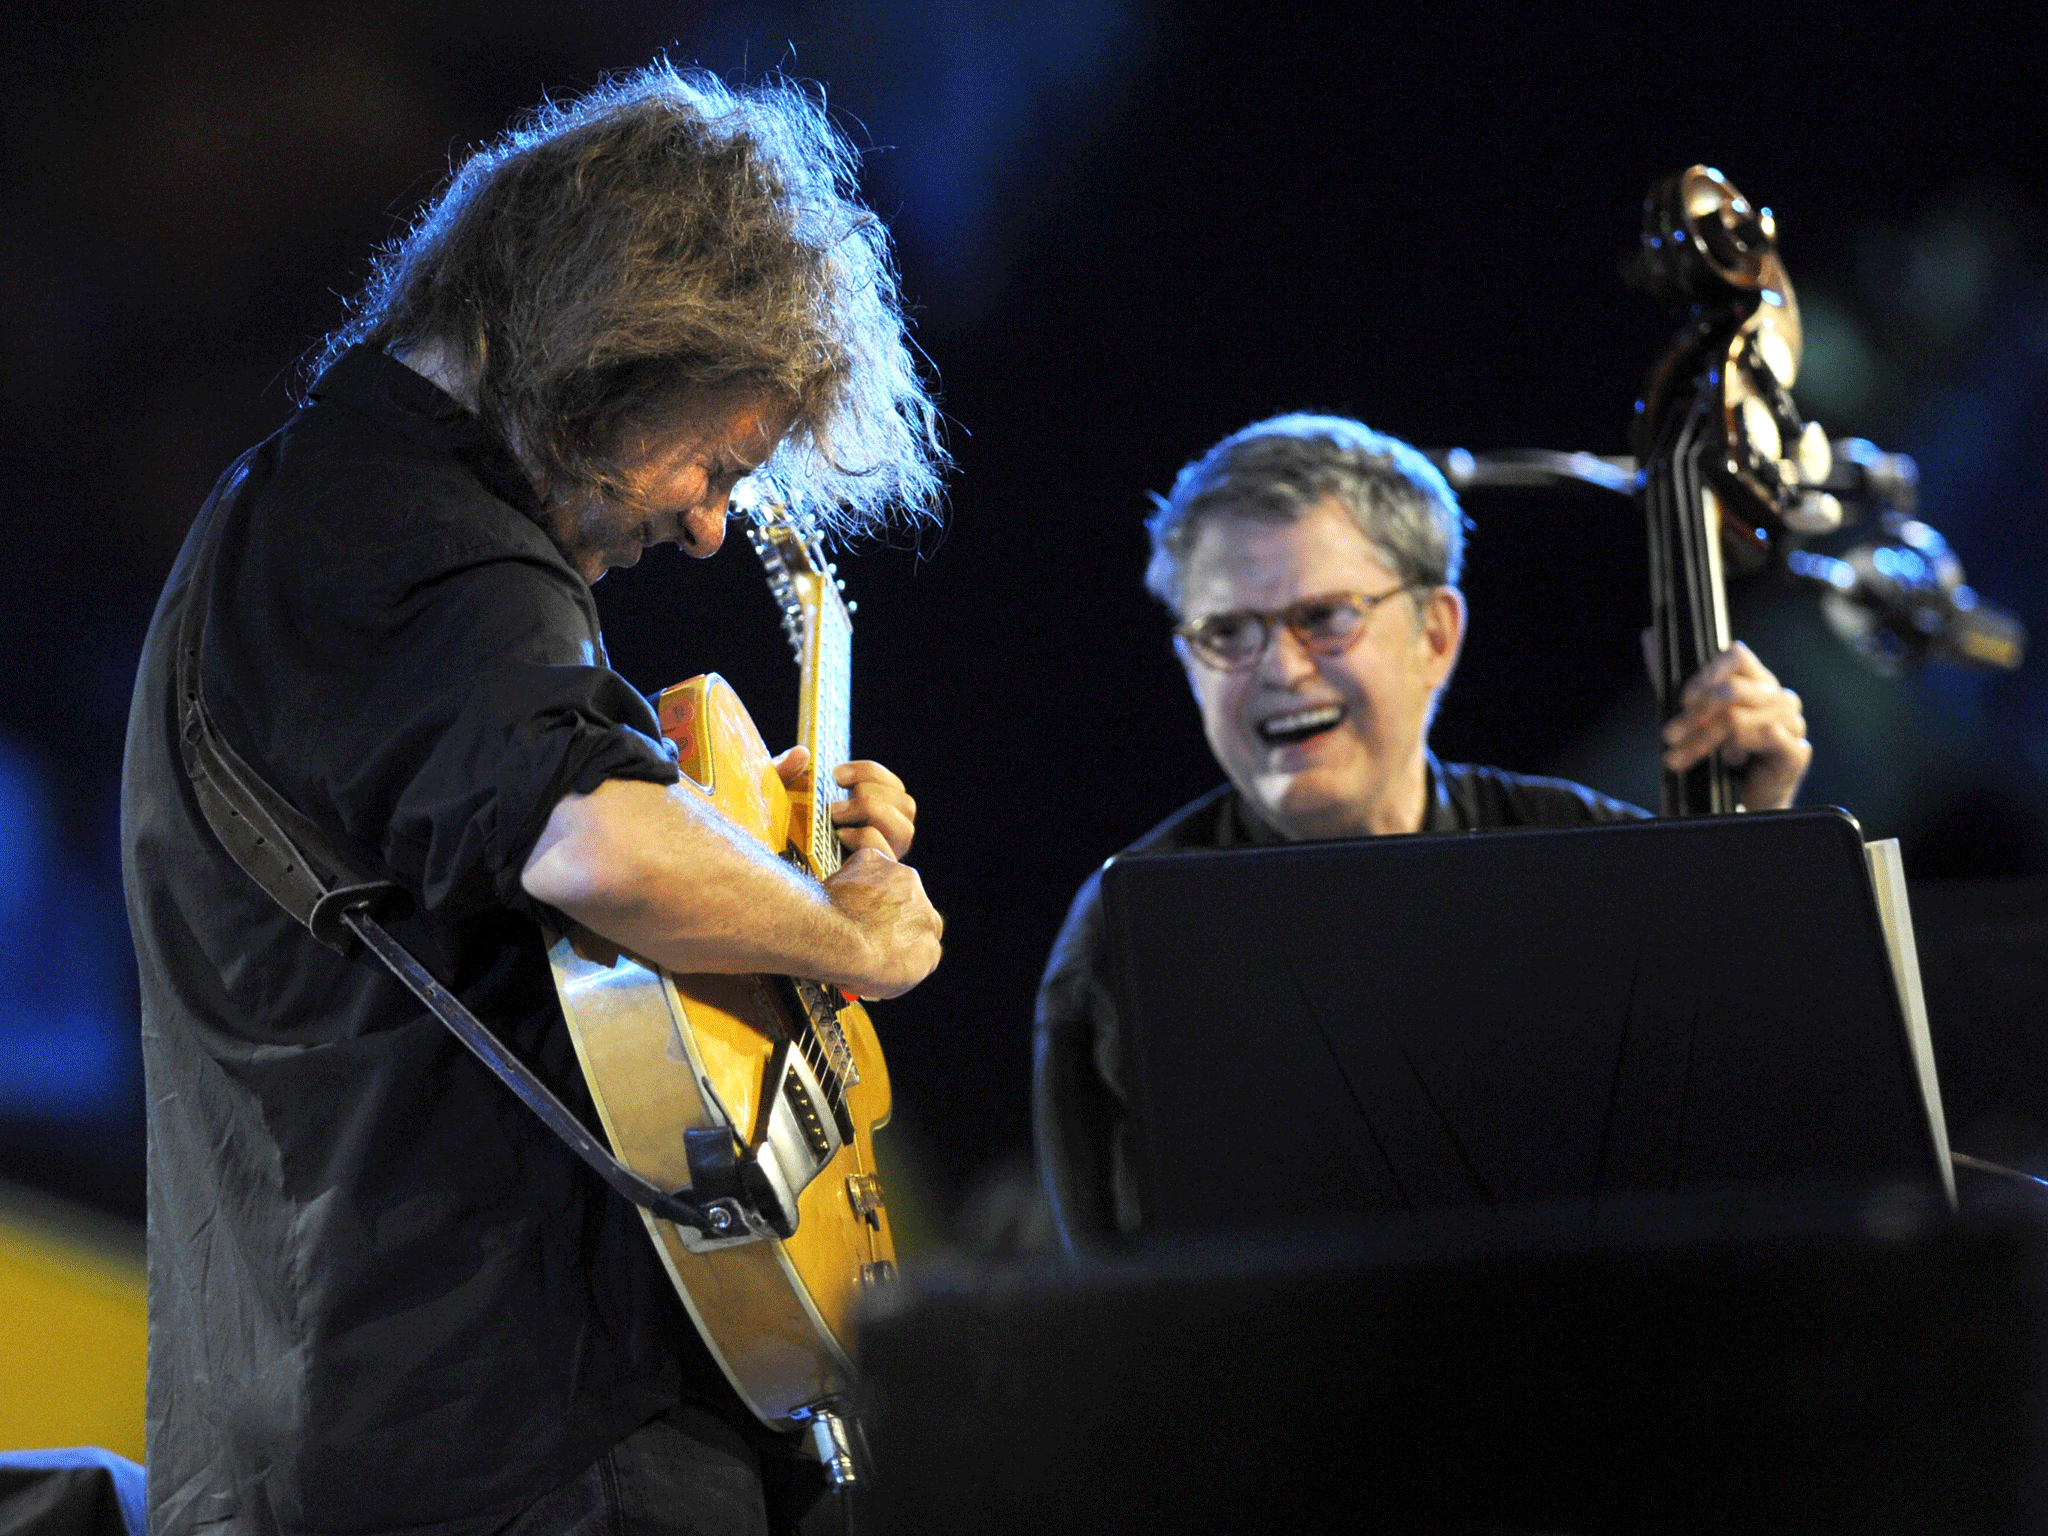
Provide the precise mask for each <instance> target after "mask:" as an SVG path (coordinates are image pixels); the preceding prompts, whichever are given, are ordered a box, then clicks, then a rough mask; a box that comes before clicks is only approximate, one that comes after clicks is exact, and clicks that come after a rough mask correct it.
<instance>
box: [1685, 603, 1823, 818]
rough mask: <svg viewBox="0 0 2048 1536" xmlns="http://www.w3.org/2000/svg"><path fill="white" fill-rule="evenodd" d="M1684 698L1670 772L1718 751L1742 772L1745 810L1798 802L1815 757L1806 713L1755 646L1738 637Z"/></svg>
mask: <svg viewBox="0 0 2048 1536" xmlns="http://www.w3.org/2000/svg"><path fill="white" fill-rule="evenodd" d="M1645 644H1646V646H1647V644H1648V637H1647V635H1646V637H1645ZM1654 675H1655V673H1654V671H1653V672H1652V676H1653V677H1654ZM1679 701H1680V705H1681V708H1680V712H1679V713H1678V714H1677V715H1676V716H1674V717H1673V718H1672V719H1671V720H1670V721H1669V722H1668V723H1667V724H1666V725H1665V726H1664V730H1663V749H1664V767H1665V769H1666V770H1667V771H1668V772H1671V773H1683V772H1685V770H1686V769H1688V768H1690V767H1692V766H1693V764H1695V763H1698V762H1701V761H1703V760H1704V759H1705V758H1706V757H1707V756H1708V755H1709V754H1710V753H1714V752H1718V753H1720V755H1721V761H1722V762H1724V763H1725V764H1727V765H1728V767H1729V769H1730V770H1731V771H1732V772H1733V773H1734V774H1735V776H1736V780H1737V784H1738V787H1739V792H1740V796H1741V804H1742V808H1743V809H1744V810H1749V811H1782V810H1784V809H1785V808H1786V807H1787V806H1789V805H1791V804H1792V801H1793V798H1794V797H1795V796H1796V795H1797V794H1798V793H1799V784H1800V781H1801V780H1802V779H1804V778H1805V777H1806V769H1807V765H1808V764H1810V763H1811V762H1812V761H1813V744H1812V743H1811V742H1809V741H1808V740H1807V739H1806V712H1805V709H1804V708H1803V706H1802V705H1801V704H1800V702H1799V695H1798V694H1796V693H1794V692H1793V691H1792V690H1791V689H1790V688H1787V687H1785V686H1784V685H1783V684H1782V683H1780V682H1779V681H1778V679H1777V678H1776V677H1775V676H1774V675H1773V674H1772V672H1771V669H1770V668H1769V667H1766V666H1765V665H1764V664H1763V663H1762V662H1761V661H1759V660H1758V659H1757V655H1756V653H1755V652H1754V651H1752V650H1751V649H1750V648H1749V647H1748V646H1746V645H1744V644H1743V643H1742V642H1741V641H1740V640H1738V641H1736V642H1735V643H1734V644H1733V645H1731V646H1730V647H1729V648H1728V649H1727V650H1725V651H1723V652H1722V653H1721V654H1720V655H1719V656H1716V657H1715V658H1714V659H1713V660H1712V661H1710V662H1708V663H1707V664H1706V665H1705V666H1704V667H1701V668H1700V670H1699V671H1698V672H1696V673H1694V674H1693V676H1692V678H1691V679H1690V680H1689V681H1688V682H1687V683H1686V685H1685V687H1684V689H1683V690H1682V691H1681V692H1680V694H1679Z"/></svg>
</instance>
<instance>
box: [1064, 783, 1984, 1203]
mask: <svg viewBox="0 0 2048 1536" xmlns="http://www.w3.org/2000/svg"><path fill="white" fill-rule="evenodd" d="M1102 889H1103V900H1104V903H1105V907H1106V914H1107V918H1108V929H1109V934H1110V942H1111V953H1112V964H1113V968H1114V971H1115V976H1116V986H1117V989H1118V996H1119V1002H1120V1006H1121V1009H1122V1017H1123V1020H1124V1031H1123V1038H1124V1050H1125V1064H1124V1069H1125V1073H1126V1076H1125V1081H1126V1083H1127V1084H1128V1085H1129V1088H1130V1090H1131V1100H1132V1102H1131V1114H1132V1119H1133V1129H1134V1131H1135V1133H1136V1134H1135V1137H1134V1142H1135V1150H1136V1155H1137V1163H1138V1166H1137V1168H1136V1169H1135V1173H1136V1176H1137V1180H1138V1186H1139V1199H1140V1205H1141V1209H1142V1211H1143V1212H1144V1228H1145V1230H1146V1231H1147V1232H1150V1233H1158V1234H1170V1233H1191V1232H1197V1231H1203V1230H1215V1229H1218V1228H1238V1229H1242V1228H1256V1227H1272V1226H1297V1225H1301V1224H1303V1223H1310V1224H1313V1223H1316V1222H1320V1221H1324V1220H1329V1219H1334V1218H1343V1217H1349V1216H1357V1215H1362V1214H1370V1213H1376V1212H1388V1211H1403V1210H1441V1209H1450V1208H1475V1207H1476V1208H1487V1207H1495V1208H1497V1207H1502V1206H1508V1205H1516V1204H1522V1203H1532V1202H1533V1203H1549V1204H1562V1205H1566V1206H1572V1205H1576V1204H1582V1203H1584V1202H1588V1201H1591V1202H1594V1203H1595V1204H1596V1205H1597V1203H1598V1202H1600V1201H1602V1200H1608V1199H1612V1198H1614V1197H1630V1198H1633V1197H1637V1196H1642V1195H1650V1194H1658V1193H1662V1192H1666V1191H1672V1190H1689V1189H1707V1188H1720V1189H1727V1188H1741V1187H1744V1186H1757V1187H1768V1188H1771V1189H1773V1190H1774V1191H1776V1192H1778V1193H1783V1192H1784V1191H1785V1190H1786V1189H1787V1188H1808V1189H1812V1190H1814V1191H1816V1192H1828V1193H1839V1192H1862V1191H1868V1190H1871V1189H1873V1188H1876V1187H1880V1186H1887V1185H1896V1184H1913V1185H1923V1186H1926V1185H1941V1184H1944V1183H1945V1182H1946V1165H1947V1147H1946V1145H1945V1142H1944V1133H1943V1131H1942V1129H1941V1117H1940V1108H1939V1099H1938V1095H1936V1093H1935V1091H1934V1083H1933V1076H1932V1066H1931V1057H1927V1056H1926V1054H1925V1052H1924V1051H1923V1052H1922V1056H1921V1059H1918V1060H1916V1055H1915V1051H1914V1048H1913V1045H1912V1043H1911V1041H1910V1040H1909V1034H1908V1027H1907V1022H1906V1020H1907V1013H1906V1011H1905V1010H1904V1009H1903V1008H1902V1005H1901V998H1900V992H1899V988H1898V986H1897V984H1896V982H1895V973H1894V962H1893V959H1892V958H1891V955H1890V953H1889V951H1888V949H1887V935H1886V931H1885V927H1884V924H1883V922H1882V920H1881V918H1880V915H1879V906H1878V902H1877V900H1876V898H1875V895H1874V892H1873V885H1872V877H1871V872H1870V869H1869V867H1868V865H1867V864H1866V859H1865V852H1864V845H1863V841H1862V836H1861V832H1860V830H1859V829H1858V827H1857V825H1856V823H1855V822H1854V821H1853V820H1852V819H1851V818H1850V817H1848V816H1847V815H1846V814H1844V813H1842V812H1839V811H1826V810H1822V811H1790V812H1780V813H1772V814H1763V815H1745V816H1728V817H1712V818H1698V819H1691V820H1669V821H1649V822H1638V823H1629V824H1624V825H1619V826H1601V827H1586V828H1575V829H1570V830H1530V831H1514V832H1491V833H1465V834H1451V835H1437V836H1416V837H1392V838H1370V839H1363V840H1357V841H1350V842H1339V843H1305V844H1293V845H1288V846H1285V847H1277V848H1256V849H1241V850H1230V851H1222V852H1201V853H1176V854H1140V855H1133V856H1128V857H1122V858H1118V859H1115V860H1113V861H1112V862H1111V863H1110V865H1109V866H1108V868H1107V869H1106V871H1105V872H1104V876H1103V886H1102Z"/></svg>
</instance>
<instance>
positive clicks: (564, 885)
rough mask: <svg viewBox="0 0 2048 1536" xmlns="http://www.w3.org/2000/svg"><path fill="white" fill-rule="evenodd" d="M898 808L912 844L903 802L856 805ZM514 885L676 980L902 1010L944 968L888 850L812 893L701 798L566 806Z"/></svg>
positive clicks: (634, 784)
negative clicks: (829, 994)
mask: <svg viewBox="0 0 2048 1536" xmlns="http://www.w3.org/2000/svg"><path fill="white" fill-rule="evenodd" d="M791 771H792V772H800V771H801V768H800V767H798V766H795V765H792V770H791ZM870 782H876V781H870ZM884 788H886V786H884ZM899 798H900V802H901V803H900V804H899V805H898V806H897V809H898V810H900V811H901V812H902V813H903V818H902V824H901V826H900V827H899V828H898V830H899V831H900V832H901V833H902V834H903V836H904V841H905V843H906V844H907V843H908V841H909V838H908V831H909V809H908V807H909V797H908V796H907V795H902V794H901V792H900V791H892V792H888V793H883V792H882V790H880V789H878V790H875V791H871V792H870V793H869V795H867V796H865V797H864V799H865V800H866V802H867V803H868V804H869V805H871V806H872V805H875V804H877V803H882V802H894V801H896V800H898V799H899ZM859 830H860V831H863V832H866V833H868V834H869V835H871V836H877V837H881V836H882V835H881V834H879V833H876V832H874V831H873V829H870V828H861V829H859ZM882 840H883V841H886V840H887V839H886V837H883V838H882ZM520 884H521V886H522V887H523V888H524V889H525V891H526V893H527V894H528V895H530V896H531V897H533V898H534V899H535V900H536V901H539V902H541V903H543V904H545V905H547V906H550V907H553V908H554V909H555V910H556V911H558V912H560V913H561V914H562V915H563V916H565V917H567V918H569V919H570V920H572V921H574V922H577V923H580V924H582V925H583V926H584V927H586V928H588V929H589V930H590V931H591V932H593V933H596V934H600V935H602V936H603V937H605V938H607V939H610V940H611V941H612V942H613V943H615V944H618V945H621V946H622V947H624V948H626V949H628V950H630V951H632V953H633V954H634V955H636V956H638V957H641V958H643V959H647V960H651V961H653V962H655V963H656V964H659V965H661V966H664V967H666V968H667V969H669V970H672V971H678V972H684V973H688V972H693V971H708V972H714V973H719V974H724V975H735V974H745V973H748V972H763V973H767V974H771V975H773V974H779V975H788V976H808V977H811V978H812V979H814V980H817V981H822V982H825V983H827V984H829V985H832V986H837V987H844V988H846V989H847V990H848V991H850V992H854V993H856V994H858V995H860V996H862V997H896V996H899V995H901V994H902V993H905V992H908V991H909V990H910V989H911V988H912V987H914V986H916V985H917V984H918V982H920V981H922V980H923V979H924V978H925V977H926V976H927V975H929V974H930V973H931V970H932V967H933V966H935V965H937V964H938V963H939V936H940V933H941V932H942V930H943V929H944V927H945V924H944V922H943V921H942V920H941V918H940V917H939V914H938V913H937V912H936V911H935V910H933V908H932V904H931V902H930V901H929V900H928V899H927V898H926V896H925V893H924V883H923V881H921V880H920V879H918V875H917V871H916V870H914V869H912V868H911V867H910V866H909V865H908V864H900V863H898V862H897V861H896V859H895V858H894V857H893V856H892V855H891V854H890V853H888V852H886V851H884V850H882V849H878V848H874V847H862V848H858V849H856V850H855V851H854V852H853V853H852V854H851V855H849V856H848V858H847V860H846V862H845V863H844V864H842V865H841V866H840V867H839V870H838V872H837V873H836V874H834V875H833V876H832V877H831V878H830V879H828V880H826V881H824V882H823V883H822V884H820V883H819V882H818V881H815V880H813V879H811V878H810V877H809V876H808V875H806V874H802V873H800V872H799V871H797V870H795V869H792V868H791V867H790V866H789V864H788V863H787V862H785V861H784V860H783V859H782V858H781V857H780V856H779V855H778V854H776V853H773V852H771V851H770V850H769V849H768V848H766V847H765V846H763V845H762V844H761V843H760V842H758V841H757V840H756V839H755V838H754V837H753V836H752V835H751V834H749V833H747V832H744V831H742V830H741V829H740V828H739V827H737V826H735V825H734V824H733V823H732V822H731V821H729V820H728V819H727V818H726V817H725V815H724V813H722V812H721V811H720V810H719V809H718V808H717V807H716V806H714V805H713V804H712V803H711V802H710V801H709V800H707V799H705V798H704V797H703V796H702V795H701V794H698V793H696V792H694V791H693V790H690V789H687V788H683V787H680V786H674V785H663V784H652V783H646V782H643V781H640V780H634V779H607V780H605V781H604V782H603V783H602V784H600V785H598V786H597V788H596V789H594V790H592V791H591V792H590V793H588V794H581V793H577V792H575V791H571V792H570V793H569V794H566V795H564V796H563V797H562V798H561V800H560V801H558V802H557V803H556V805H555V808H554V811H553V812H552V814H551V815H550V816H549V818H548V822H547V825H546V827H544V828H543V829H542V831H541V835H540V838H539V841H537V842H536V843H535V844H534V848H533V852H532V854H531V855H530V856H529V857H528V859H527V861H526V864H525V867H524V868H523V869H522V870H521V872H520Z"/></svg>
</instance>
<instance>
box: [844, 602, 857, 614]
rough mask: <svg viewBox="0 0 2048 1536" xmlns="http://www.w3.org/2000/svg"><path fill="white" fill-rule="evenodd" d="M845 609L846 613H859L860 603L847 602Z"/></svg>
mask: <svg viewBox="0 0 2048 1536" xmlns="http://www.w3.org/2000/svg"><path fill="white" fill-rule="evenodd" d="M846 611H847V612H848V613H859V612H860V604H859V603H848V604H847V605H846Z"/></svg>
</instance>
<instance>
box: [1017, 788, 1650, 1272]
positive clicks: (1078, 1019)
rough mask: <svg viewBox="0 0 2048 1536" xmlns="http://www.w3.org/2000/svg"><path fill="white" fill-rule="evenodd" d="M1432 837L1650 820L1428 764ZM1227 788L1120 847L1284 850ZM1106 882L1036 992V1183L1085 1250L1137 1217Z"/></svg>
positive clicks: (1618, 805)
mask: <svg viewBox="0 0 2048 1536" xmlns="http://www.w3.org/2000/svg"><path fill="white" fill-rule="evenodd" d="M1428 774H1429V786H1428V792H1427V798H1426V800H1425V802H1424V804H1425V810H1424V812H1423V820H1422V830H1423V831H1424V832H1472V831H1480V830H1486V829H1491V828H1496V827H1575V826H1584V825H1586V824H1587V823H1589V822H1603V821H1625V820H1631V819H1634V818H1638V817H1642V816H1646V815H1648V814H1649V813H1648V812H1647V811H1643V810H1640V809H1638V808H1637V807H1635V806H1632V805H1627V804H1624V803H1623V802H1622V801H1619V800H1611V799H1609V798H1608V797H1607V796H1605V795H1602V794H1599V793H1597V792H1595V791H1593V790H1590V789H1587V788H1585V787H1584V786H1583V785H1579V784H1572V783H1569V782H1567V781H1566V780H1563V779H1541V778H1531V777H1528V776H1526V775H1523V774H1516V773H1504V772H1502V771H1501V770H1500V769H1498V768H1479V767H1474V766H1472V765H1471V764H1469V763H1439V762H1438V761H1437V760H1436V758H1435V756H1434V755H1431V756H1429V758H1428ZM1285 840H1286V839H1284V838H1283V837H1282V836H1281V835H1280V833H1279V832H1277V831H1275V830H1274V829H1273V828H1272V827H1271V826H1269V825H1268V824H1267V823H1266V822H1265V820H1264V819H1263V818H1261V817H1260V816H1259V814H1258V812H1257V811H1255V810H1254V809H1253V808H1252V807H1251V805H1249V804H1248V803H1247V802H1246V801H1245V798H1244V797H1243V796H1242V795H1241V794H1239V793H1238V792H1237V791H1236V790H1235V789H1234V788H1232V787H1231V786H1230V785H1228V784H1225V785H1223V786H1221V787H1220V788H1217V789H1214V790H1211V791H1210V792H1209V793H1208V794H1206V795H1203V796H1202V797H1201V798H1200V799H1198V800H1195V801H1193V802H1192V803H1190V804H1188V805H1185V806H1183V807H1181V809H1180V810H1178V811H1176V812H1175V813H1174V814H1173V815H1172V816H1170V817H1168V818H1167V819H1166V820H1165V821H1163V822H1161V823H1160V824H1159V825H1158V826H1156V827H1154V828H1153V829H1152V830H1151V831H1150V832H1147V833H1146V834H1145V835H1144V836H1143V837H1141V838H1139V839H1138V840H1137V841H1136V842H1135V843H1132V844H1131V846H1130V847H1129V848H1127V849H1125V850H1124V851H1125V852H1126V853H1167V852H1174V851H1178V850H1181V849H1191V848H1249V847H1256V846H1261V845H1269V844H1274V843H1280V842H1284V841H1285ZM1102 922H1103V920H1102V877H1101V875H1100V873H1097V874H1093V875H1090V876H1089V877H1088V880H1087V882H1086V883H1085V884H1084V885H1083V886H1082V887H1081V890H1080V893H1079V894H1078V895H1076V896H1075V897H1074V903H1073V905H1072V906H1071V907H1070V908H1069V909H1068V911H1067V920H1066V922H1065V923H1064V924H1063V925H1062V926H1061V928H1060V936H1059V938H1058V939H1057V940H1056V941H1055V942H1054V944H1053V950H1052V958H1051V960H1050V961H1049V962H1048V963H1047V965H1046V968H1045V978H1044V980H1042V981H1041V982H1040V983H1039V986H1038V1020H1037V1026H1036V1030H1035V1032H1034V1041H1033V1050H1032V1057H1033V1091H1032V1118H1033V1122H1034V1131H1035V1137H1036V1142H1037V1150H1038V1174H1039V1181H1040V1183H1041V1184H1042V1185H1043V1186H1044V1188H1045V1191H1046V1195H1047V1197H1048V1198H1049V1199H1050V1200H1051V1202H1052V1211H1053V1221H1054V1224H1055V1225H1056V1226H1057V1227H1058V1228H1059V1231H1060V1234H1061V1236H1062V1238H1063V1239H1064V1240H1065V1241H1066V1244H1067V1246H1068V1247H1069V1248H1072V1249H1077V1250H1085V1249H1087V1248H1088V1247H1090V1246H1093V1245H1095V1244H1098V1243H1100V1242H1101V1241H1103V1240H1104V1239H1106V1238H1110V1237H1112V1236H1114V1235H1115V1234H1116V1233H1118V1232H1129V1231H1132V1230H1134V1229H1135V1228H1136V1227H1137V1225H1138V1223H1139V1219H1140V1212H1139V1210H1138V1207H1137V1198H1136V1193H1135V1190H1134V1188H1133V1185H1132V1182H1131V1176H1130V1172H1129V1166H1130V1164H1129V1159H1130V1152H1129V1148H1128V1146H1127V1145H1126V1142H1127V1138H1128V1134H1129V1132H1128V1128H1127V1126H1126V1124H1125V1121H1124V1104H1125V1102H1126V1101H1125V1096H1124V1089H1123V1085H1122V1083H1121V1081H1120V1080H1119V1079H1120V1074H1121V1071H1122V1065H1121V1063H1122V1041H1121V1039H1120V1024H1119V1021H1118V1018H1117V1009H1116V997H1115V994H1114V992H1113V991H1112V988H1111V983H1110V979H1109V957H1108V953H1107V946H1106V943H1105V939H1104V935H1103V926H1102Z"/></svg>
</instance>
